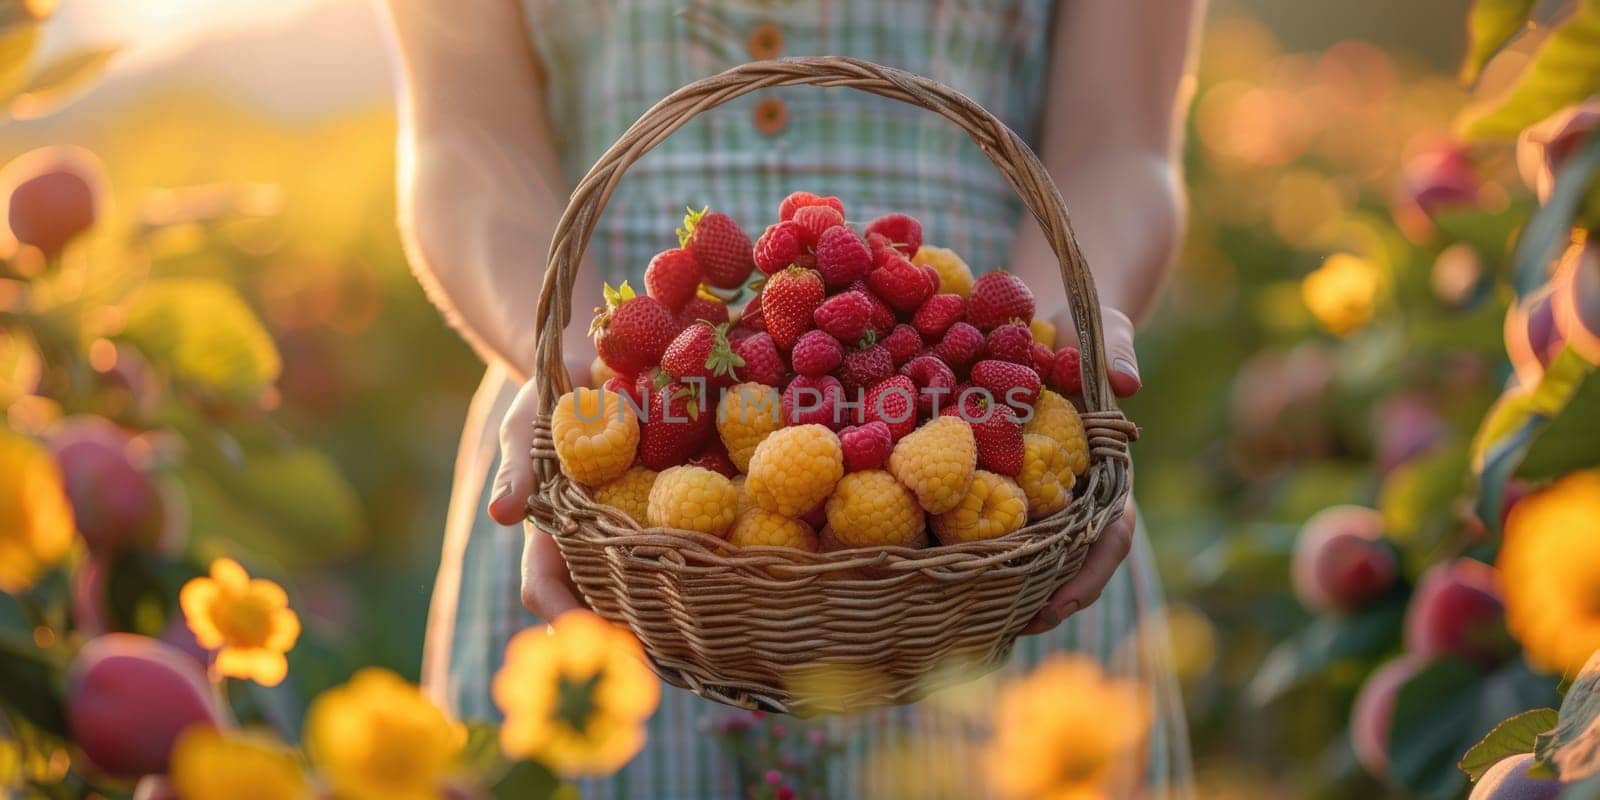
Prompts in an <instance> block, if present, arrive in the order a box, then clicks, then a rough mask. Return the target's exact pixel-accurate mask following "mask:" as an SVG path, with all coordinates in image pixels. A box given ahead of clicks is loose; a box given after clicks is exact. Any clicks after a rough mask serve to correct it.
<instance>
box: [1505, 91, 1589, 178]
mask: <svg viewBox="0 0 1600 800" xmlns="http://www.w3.org/2000/svg"><path fill="white" fill-rule="evenodd" d="M1596 127H1600V100H1590V101H1589V102H1587V103H1583V104H1581V105H1576V106H1573V107H1571V108H1567V109H1563V110H1561V111H1558V112H1556V113H1555V114H1553V115H1551V116H1550V117H1549V118H1547V119H1545V120H1544V121H1543V122H1540V123H1539V124H1537V125H1534V126H1533V127H1531V128H1528V129H1527V130H1525V131H1523V132H1522V135H1521V136H1519V137H1517V171H1518V172H1520V173H1522V180H1523V182H1524V183H1526V184H1528V188H1529V189H1532V190H1534V191H1535V192H1537V193H1538V195H1539V202H1541V203H1542V202H1545V201H1546V200H1548V199H1550V191H1551V190H1552V189H1554V188H1555V185H1556V175H1557V174H1559V173H1560V172H1561V168H1562V167H1563V166H1564V165H1565V164H1566V163H1567V159H1569V158H1571V157H1572V154H1573V152H1574V151H1575V150H1577V148H1578V145H1580V144H1582V143H1583V141H1584V140H1585V139H1587V138H1588V136H1589V134H1590V132H1592V131H1594V129H1595V128H1596Z"/></svg>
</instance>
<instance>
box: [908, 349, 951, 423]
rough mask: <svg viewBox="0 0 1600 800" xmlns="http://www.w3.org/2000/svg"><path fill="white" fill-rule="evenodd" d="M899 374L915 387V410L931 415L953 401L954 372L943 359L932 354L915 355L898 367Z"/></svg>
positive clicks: (925, 415)
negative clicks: (909, 380)
mask: <svg viewBox="0 0 1600 800" xmlns="http://www.w3.org/2000/svg"><path fill="white" fill-rule="evenodd" d="M900 374H901V375H904V376H906V377H907V378H910V379H911V382H912V383H913V384H915V385H916V387H917V410H918V412H919V413H921V414H922V416H924V417H932V416H934V415H936V414H938V413H939V410H940V409H942V408H945V407H947V406H949V405H951V404H952V403H954V402H955V388H956V373H955V370H952V369H950V365H949V364H946V363H944V359H941V358H939V357H938V356H934V355H926V356H917V357H916V358H913V359H911V360H910V361H907V362H906V364H905V366H903V367H901V368H900Z"/></svg>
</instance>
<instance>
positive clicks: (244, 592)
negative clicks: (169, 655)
mask: <svg viewBox="0 0 1600 800" xmlns="http://www.w3.org/2000/svg"><path fill="white" fill-rule="evenodd" d="M178 604H179V605H180V606H182V608H183V616H184V619H185V620H187V621H188V623H189V629H190V630H192V631H194V636H195V639H197V640H199V642H200V646H201V647H204V648H206V649H208V650H219V652H218V653H217V662H216V668H217V671H218V672H220V673H221V674H223V675H227V676H230V677H234V678H249V679H251V680H254V681H256V682H257V683H260V684H262V685H263V686H276V685H278V684H279V683H281V682H282V681H283V678H284V675H286V674H287V673H288V670H289V662H288V661H287V660H286V659H284V657H283V654H284V653H287V652H289V650H290V649H292V648H293V647H294V643H295V640H296V639H298V638H299V637H300V618H299V617H298V616H296V615H295V613H294V611H293V610H292V609H290V608H289V597H288V595H286V594H284V591H283V587H282V586H279V585H278V584H276V583H273V582H272V581H269V580H266V579H264V578H255V579H252V578H251V577H250V575H249V574H248V573H246V572H245V571H244V567H241V566H239V562H237V561H234V560H233V559H230V558H219V559H217V560H216V561H213V562H211V577H209V578H195V579H193V580H191V581H189V582H188V583H186V584H184V585H183V590H182V591H181V592H179V594H178ZM219 648H220V649H219Z"/></svg>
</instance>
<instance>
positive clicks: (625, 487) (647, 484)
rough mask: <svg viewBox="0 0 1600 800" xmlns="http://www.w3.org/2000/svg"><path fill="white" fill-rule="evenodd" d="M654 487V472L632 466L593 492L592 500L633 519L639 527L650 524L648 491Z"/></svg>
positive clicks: (647, 468)
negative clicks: (620, 475)
mask: <svg viewBox="0 0 1600 800" xmlns="http://www.w3.org/2000/svg"><path fill="white" fill-rule="evenodd" d="M655 485H656V471H655V470H653V469H650V468H649V467H640V466H633V467H629V468H628V471H627V472H624V473H622V477H620V478H617V479H615V480H613V481H611V482H610V483H606V484H602V485H601V486H600V487H599V488H598V489H595V490H594V499H595V500H597V501H599V502H601V503H605V504H606V505H608V506H611V507H612V508H615V509H617V510H618V511H621V512H622V513H624V514H627V515H628V516H630V517H633V521H634V522H637V523H639V524H640V525H641V526H643V525H648V524H650V523H649V522H648V520H649V518H650V489H651V488H652V487H654V486H655Z"/></svg>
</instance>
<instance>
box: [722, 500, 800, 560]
mask: <svg viewBox="0 0 1600 800" xmlns="http://www.w3.org/2000/svg"><path fill="white" fill-rule="evenodd" d="M728 541H729V542H731V543H733V544H736V545H739V546H740V547H751V546H764V547H790V548H793V549H795V550H804V551H806V552H808V553H815V552H817V535H816V534H815V533H813V532H812V531H811V526H810V525H807V524H805V523H804V522H801V521H800V520H797V519H792V518H790V517H785V516H783V515H782V514H774V513H772V512H771V511H762V510H761V509H759V508H752V509H748V510H746V511H741V512H739V516H737V517H735V518H734V520H733V530H731V531H729V532H728Z"/></svg>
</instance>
